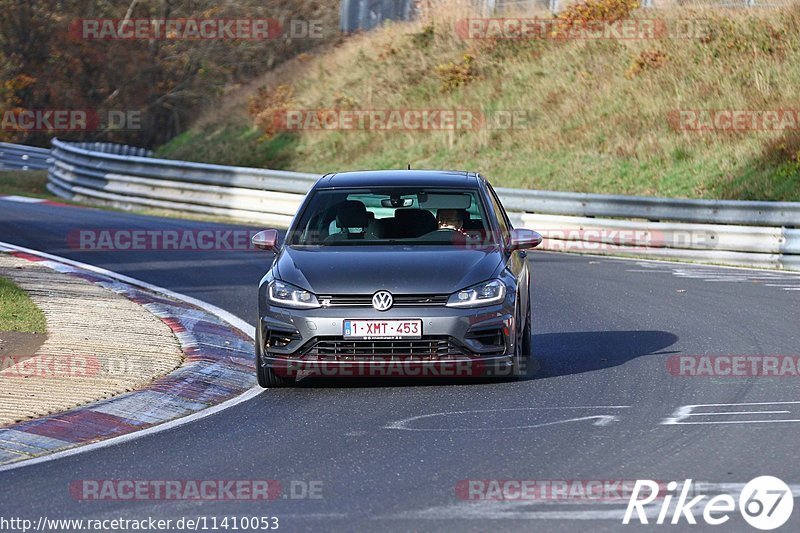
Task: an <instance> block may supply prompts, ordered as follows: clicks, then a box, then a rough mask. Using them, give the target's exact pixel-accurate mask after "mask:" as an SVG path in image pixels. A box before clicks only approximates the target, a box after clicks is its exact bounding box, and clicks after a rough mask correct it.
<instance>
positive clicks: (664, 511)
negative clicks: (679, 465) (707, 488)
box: [622, 476, 794, 531]
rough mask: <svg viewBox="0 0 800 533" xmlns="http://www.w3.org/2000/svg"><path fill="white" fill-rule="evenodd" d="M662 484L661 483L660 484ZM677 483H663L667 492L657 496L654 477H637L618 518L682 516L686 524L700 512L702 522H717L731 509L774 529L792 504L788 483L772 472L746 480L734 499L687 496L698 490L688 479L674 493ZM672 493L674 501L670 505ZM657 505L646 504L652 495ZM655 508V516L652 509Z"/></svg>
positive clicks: (673, 519) (676, 519)
mask: <svg viewBox="0 0 800 533" xmlns="http://www.w3.org/2000/svg"><path fill="white" fill-rule="evenodd" d="M661 486H663V485H661ZM677 489H678V483H677V482H676V481H670V482H669V483H668V484H667V492H668V493H667V495H665V496H663V497H660V496H662V495H659V484H658V483H657V482H655V481H652V480H649V479H646V480H641V479H640V480H637V481H636V484H635V485H634V487H633V492H632V493H631V497H630V499H629V500H628V507H627V509H626V510H625V516H624V518H623V519H622V523H623V524H629V523H631V520H632V519H633V520H634V523H635V521H636V520H638V521H639V523H640V524H649V523H651V522H649V520H652V519H653V518H655V524H658V525H662V524H666V523H669V524H673V525H675V524H680V523H682V521H683V520H686V523H688V524H697V518H696V517H695V513H700V515H701V516H702V519H703V520H704V521H705V523H706V524H709V525H712V526H717V525H721V524H724V523H726V522H727V521H728V520H730V518H731V513H735V512H736V508H737V505H738V509H739V512H740V513H741V515H742V517H743V518H744V520H745V521H746V522H747V523H748V524H750V525H751V526H753V527H754V528H757V529H761V530H765V531H766V530H770V529H775V528H778V527H780V526H782V525H783V524H785V523H786V521H787V520H789V517H790V516H791V515H792V509H793V508H794V497H793V495H792V491H791V489H790V488H789V486H788V485H787V484H786V483H784V482H783V481H781V480H780V479H778V478H776V477H773V476H760V477H757V478H755V479H752V480H750V482H749V483H747V484H746V485H745V486H744V487H743V488H742V490H741V492H740V493H739V497H738V501H737V500H736V499H734V496H733V495H731V494H718V495H716V496H713V497H711V498H709V497H708V496H707V495H704V494H700V495H699V496H694V497H693V498H691V499H689V497H690V494H693V493H697V492H699V491H698V490H696V489H695V490H694V491H693V490H692V480H691V479H687V480H686V481H685V482H684V483H683V486H682V487H681V488H680V493H679V494H678V493H677ZM673 496H677V501H676V502H675V503H674V505H673V503H672V502H673V499H674V498H673ZM657 498H658V500H659V501H660V503H661V507H660V508H658V507H657V506H649V507H648V508H645V506H647V505H648V504H650V503H652V502H654V501H655V500H656V499H657ZM656 510H658V515H657V517H656V516H655V513H654V511H656Z"/></svg>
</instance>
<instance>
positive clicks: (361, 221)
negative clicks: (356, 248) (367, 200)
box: [336, 200, 369, 228]
mask: <svg viewBox="0 0 800 533" xmlns="http://www.w3.org/2000/svg"><path fill="white" fill-rule="evenodd" d="M336 225H337V226H339V227H340V228H366V227H367V226H368V225H369V215H368V214H367V207H366V206H365V205H364V204H363V203H362V202H359V201H358V200H345V201H344V202H342V203H341V204H339V209H338V210H337V211H336Z"/></svg>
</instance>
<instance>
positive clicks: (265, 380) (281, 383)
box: [256, 361, 295, 389]
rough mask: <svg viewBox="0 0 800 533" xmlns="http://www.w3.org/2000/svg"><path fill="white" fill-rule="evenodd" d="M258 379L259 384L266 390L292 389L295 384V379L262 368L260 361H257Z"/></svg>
mask: <svg viewBox="0 0 800 533" xmlns="http://www.w3.org/2000/svg"><path fill="white" fill-rule="evenodd" d="M256 378H257V379H258V384H259V385H260V386H261V388H264V389H277V388H280V387H292V386H294V384H295V380H294V378H289V377H284V376H279V375H278V374H276V373H275V371H274V370H272V369H271V368H268V367H264V366H261V365H260V364H259V363H258V361H256Z"/></svg>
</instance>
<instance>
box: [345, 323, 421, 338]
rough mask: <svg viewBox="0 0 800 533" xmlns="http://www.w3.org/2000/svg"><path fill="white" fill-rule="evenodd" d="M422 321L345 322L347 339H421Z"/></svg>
mask: <svg viewBox="0 0 800 533" xmlns="http://www.w3.org/2000/svg"><path fill="white" fill-rule="evenodd" d="M420 337H422V320H345V321H344V338H345V339H419V338H420Z"/></svg>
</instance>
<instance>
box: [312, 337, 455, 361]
mask: <svg viewBox="0 0 800 533" xmlns="http://www.w3.org/2000/svg"><path fill="white" fill-rule="evenodd" d="M302 353H303V355H305V356H311V357H316V358H317V359H320V360H329V361H332V360H335V361H375V360H387V361H395V360H396V361H436V360H439V359H442V358H448V357H455V356H461V357H463V356H465V355H467V352H466V351H465V350H464V349H462V348H460V347H459V346H457V345H455V344H454V343H453V342H452V341H451V340H449V338H447V337H428V338H422V339H413V340H411V339H406V340H400V339H399V340H345V339H343V338H342V337H336V338H327V339H326V338H322V339H318V340H316V341H314V342H312V343H311V345H309V346H308V347H306V348H305V350H303V351H302Z"/></svg>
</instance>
